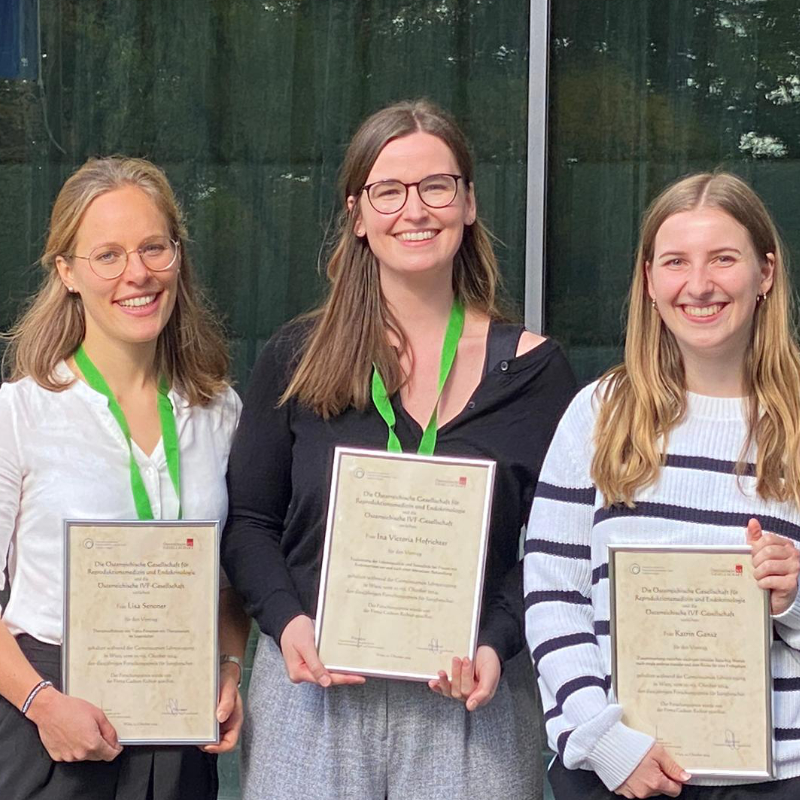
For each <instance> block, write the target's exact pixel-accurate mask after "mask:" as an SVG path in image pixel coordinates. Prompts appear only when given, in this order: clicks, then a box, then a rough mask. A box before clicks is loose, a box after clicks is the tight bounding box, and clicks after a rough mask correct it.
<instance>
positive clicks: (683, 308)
mask: <svg viewBox="0 0 800 800" xmlns="http://www.w3.org/2000/svg"><path fill="white" fill-rule="evenodd" d="M774 264H775V258H774V256H773V254H772V253H756V252H755V249H754V247H753V243H752V240H751V237H750V234H749V233H748V232H747V230H746V229H745V228H744V227H743V226H742V225H740V224H739V223H738V222H737V221H736V220H735V219H734V218H733V217H731V216H730V215H729V214H727V213H726V212H724V211H721V210H719V209H717V208H713V207H703V206H701V207H700V208H697V209H694V210H692V211H681V212H679V213H677V214H673V215H672V216H670V217H668V218H667V219H666V220H665V221H664V222H663V224H662V225H661V227H660V228H659V229H658V233H657V234H656V237H655V241H654V247H653V260H652V262H648V264H647V286H648V292H649V294H650V297H651V298H652V299H653V300H655V302H656V306H657V308H658V312H659V314H660V315H661V318H662V319H663V321H664V324H665V325H666V326H667V328H669V330H670V331H671V332H672V334H673V335H674V336H675V340H676V342H677V344H678V347H679V348H680V351H681V354H682V355H683V358H684V361H685V362H687V361H691V362H698V361H706V362H707V360H708V359H709V358H710V359H715V360H716V359H720V360H724V361H725V362H727V363H729V364H730V367H731V369H737V368H739V366H740V365H741V364H742V363H743V359H744V355H745V352H746V350H747V346H748V343H749V341H750V335H751V331H752V327H753V318H754V315H755V310H756V303H757V296H758V295H759V294H761V293H764V292H768V291H769V289H770V287H771V286H772V275H773V271H774Z"/></svg>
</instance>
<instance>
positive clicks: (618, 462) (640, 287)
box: [592, 172, 800, 506]
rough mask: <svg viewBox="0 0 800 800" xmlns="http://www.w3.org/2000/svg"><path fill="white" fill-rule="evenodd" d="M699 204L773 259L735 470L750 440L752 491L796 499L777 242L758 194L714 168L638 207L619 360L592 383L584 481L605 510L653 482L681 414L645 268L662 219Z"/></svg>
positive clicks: (753, 346) (676, 380) (629, 500)
mask: <svg viewBox="0 0 800 800" xmlns="http://www.w3.org/2000/svg"><path fill="white" fill-rule="evenodd" d="M700 207H710V208H717V209H719V210H721V211H724V212H725V213H726V214H729V215H730V216H731V217H733V219H735V220H736V221H737V222H738V223H739V224H740V225H742V226H743V227H744V228H745V229H746V230H747V232H748V233H749V235H750V239H751V241H752V243H753V246H754V249H755V252H756V253H757V255H758V257H759V258H760V259H761V260H762V261H765V260H766V254H767V253H773V254H774V256H775V265H774V274H773V282H772V288H771V289H770V291H769V296H768V299H767V300H765V301H762V302H759V303H758V304H757V306H756V310H755V318H754V321H753V330H752V334H751V338H750V343H749V345H748V349H747V353H746V356H745V392H746V394H747V396H748V398H749V409H748V435H747V438H746V441H745V442H744V444H743V447H742V452H741V454H740V456H739V463H738V466H737V469H738V471H739V472H740V473H741V472H742V471H743V469H744V463H743V460H744V458H745V457H746V454H747V453H748V452H749V451H750V450H751V448H752V446H753V445H755V450H756V488H757V491H758V493H759V495H760V496H761V497H763V498H765V499H767V498H772V499H775V500H780V501H784V500H787V499H791V500H793V501H794V502H795V503H796V504H797V505H800V353H798V349H797V346H796V344H795V342H794V339H793V320H792V316H793V315H792V311H793V309H792V294H791V287H790V284H789V278H788V274H787V265H786V260H785V254H784V248H783V246H782V243H781V240H780V236H779V234H778V231H777V230H776V228H775V224H774V223H773V221H772V219H771V217H770V215H769V212H768V211H767V209H766V207H765V206H764V203H763V202H762V201H761V199H760V198H759V196H758V195H757V194H756V193H755V192H754V191H753V190H752V189H751V188H750V187H749V186H748V185H747V184H746V183H745V182H744V181H743V180H741V179H740V178H737V177H736V176H735V175H731V174H728V173H722V172H720V173H714V174H711V173H703V174H699V175H692V176H690V177H688V178H684V179H682V180H680V181H678V182H676V183H674V184H673V185H672V186H670V187H668V188H667V189H666V190H664V191H663V192H662V193H661V194H660V195H659V196H658V197H657V198H656V199H655V200H654V201H653V202H652V204H651V205H650V207H649V208H648V209H647V211H646V212H645V215H644V217H643V220H642V227H641V234H640V238H639V247H638V250H637V254H636V262H635V266H634V273H633V281H632V284H631V289H630V297H629V309H628V326H627V334H626V338H625V360H624V362H623V363H622V364H620V365H618V366H616V367H614V368H613V369H611V370H609V371H608V372H607V373H606V374H605V376H604V377H603V378H602V379H601V381H600V384H599V387H598V400H599V402H600V411H599V416H598V418H597V423H596V427H595V455H594V459H593V461H592V479H593V480H594V483H595V485H596V486H597V488H598V489H599V490H600V491H601V492H602V494H603V497H604V500H605V504H606V505H607V506H610V505H613V504H616V503H625V504H626V505H628V506H632V505H633V497H634V494H635V493H636V491H637V490H639V489H642V488H644V487H646V486H649V485H651V484H653V483H654V482H655V481H656V479H657V478H658V473H659V470H660V468H661V466H662V463H663V455H664V453H665V452H666V448H667V440H668V437H669V432H670V430H672V428H673V427H674V426H675V425H676V424H678V423H679V422H680V421H681V420H682V418H683V416H684V414H685V413H686V381H685V374H684V366H683V359H682V357H681V353H680V351H679V349H678V345H677V342H676V341H675V337H674V336H673V335H672V333H671V332H670V331H669V329H668V328H667V326H666V325H664V323H663V322H662V320H661V317H660V315H659V313H658V310H657V309H655V308H653V306H652V304H651V302H650V297H649V295H648V292H647V280H646V274H645V273H646V268H647V264H648V263H649V262H650V263H651V262H652V260H653V248H654V242H655V238H656V234H657V232H658V230H659V228H660V227H661V225H662V224H663V223H664V221H665V220H666V219H667V218H668V217H670V216H672V215H673V214H677V213H679V212H681V211H689V210H692V209H696V208H700Z"/></svg>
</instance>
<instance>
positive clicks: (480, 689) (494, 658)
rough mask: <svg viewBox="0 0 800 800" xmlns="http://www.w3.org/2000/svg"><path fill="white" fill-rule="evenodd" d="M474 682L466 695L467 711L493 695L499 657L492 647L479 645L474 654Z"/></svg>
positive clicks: (498, 670)
mask: <svg viewBox="0 0 800 800" xmlns="http://www.w3.org/2000/svg"><path fill="white" fill-rule="evenodd" d="M474 672H475V677H476V678H477V683H475V685H474V687H473V690H472V692H470V694H469V695H468V697H467V711H474V710H475V709H476V708H480V707H481V706H484V705H486V704H487V703H488V702H489V701H490V700H491V699H492V698H493V697H494V695H495V692H496V691H497V685H498V684H499V683H500V673H501V672H502V670H501V667H500V658H499V657H498V655H497V653H496V652H495V651H494V649H493V648H491V647H489V646H487V645H481V646H480V647H479V648H478V652H477V653H476V654H475V670H474Z"/></svg>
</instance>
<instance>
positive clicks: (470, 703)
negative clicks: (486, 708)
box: [467, 700, 476, 711]
mask: <svg viewBox="0 0 800 800" xmlns="http://www.w3.org/2000/svg"><path fill="white" fill-rule="evenodd" d="M475 705H476V704H475V701H474V700H469V701H468V702H467V711H474V710H475Z"/></svg>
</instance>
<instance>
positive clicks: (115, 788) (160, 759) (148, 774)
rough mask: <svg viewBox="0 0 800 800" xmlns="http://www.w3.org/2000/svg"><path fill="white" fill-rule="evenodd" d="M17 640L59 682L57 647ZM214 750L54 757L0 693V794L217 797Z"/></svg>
mask: <svg viewBox="0 0 800 800" xmlns="http://www.w3.org/2000/svg"><path fill="white" fill-rule="evenodd" d="M17 643H18V644H19V646H20V647H21V648H22V651H23V653H25V655H26V657H27V658H28V660H29V661H30V662H31V663H32V664H33V666H34V667H35V668H36V669H37V671H38V672H39V673H40V674H41V675H42V676H43V677H44V678H45V679H47V680H50V681H52V682H53V685H54V686H56V687H57V688H59V689H60V688H61V648H59V647H56V646H55V645H49V644H43V643H42V642H39V641H37V640H36V639H33V638H32V637H30V636H20V637H19V638H18V639H17ZM217 786H218V783H217V764H216V756H212V755H210V754H208V753H204V752H203V751H202V750H200V749H199V748H197V747H145V746H141V745H127V746H125V748H124V749H123V751H122V753H121V754H120V755H119V756H117V758H115V759H114V760H113V761H111V762H105V761H79V762H74V763H69V764H66V763H60V762H56V761H53V760H52V759H51V758H50V756H49V755H48V754H47V751H46V750H45V749H44V747H43V745H42V743H41V740H40V739H39V732H38V729H37V728H36V726H35V725H34V724H33V723H32V722H31V721H30V720H28V719H26V718H25V717H23V716H22V714H20V712H19V711H18V710H17V709H16V708H15V707H14V706H12V705H11V704H10V703H9V702H8V701H6V700H5V699H4V698H0V798H2V800H216V797H217Z"/></svg>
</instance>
